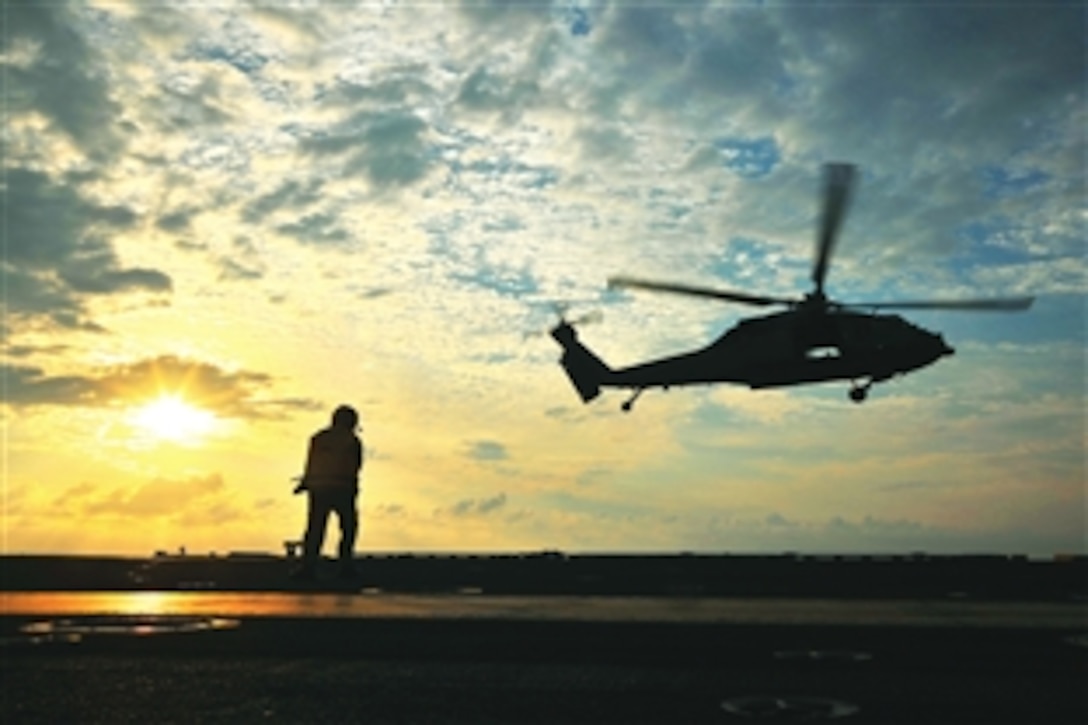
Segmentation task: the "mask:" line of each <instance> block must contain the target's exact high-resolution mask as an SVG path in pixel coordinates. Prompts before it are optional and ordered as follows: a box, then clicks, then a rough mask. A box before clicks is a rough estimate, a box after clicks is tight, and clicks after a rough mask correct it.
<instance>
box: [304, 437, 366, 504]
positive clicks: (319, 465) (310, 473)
mask: <svg viewBox="0 0 1088 725" xmlns="http://www.w3.org/2000/svg"><path fill="white" fill-rule="evenodd" d="M361 466H362V444H361V443H360V442H359V439H358V438H356V437H355V434H354V433H353V432H351V431H350V430H344V429H338V428H326V429H324V430H321V431H318V432H317V433H315V434H314V435H313V437H312V438H310V454H309V457H308V458H307V461H306V474H305V478H306V485H307V487H309V488H311V489H313V488H334V487H340V486H351V487H355V486H357V485H358V482H359V468H360V467H361Z"/></svg>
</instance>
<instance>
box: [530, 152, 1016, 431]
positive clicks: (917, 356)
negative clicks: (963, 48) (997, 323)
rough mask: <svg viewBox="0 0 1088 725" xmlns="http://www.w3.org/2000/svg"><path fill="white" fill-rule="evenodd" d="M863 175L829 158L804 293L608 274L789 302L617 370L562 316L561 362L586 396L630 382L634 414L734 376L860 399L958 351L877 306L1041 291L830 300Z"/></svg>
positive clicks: (717, 294)
mask: <svg viewBox="0 0 1088 725" xmlns="http://www.w3.org/2000/svg"><path fill="white" fill-rule="evenodd" d="M855 177H856V167H855V166H854V165H853V164H848V163H828V164H824V167H823V209H822V213H821V217H820V220H819V226H818V229H817V238H816V251H815V258H814V261H813V266H812V282H813V285H814V287H813V289H812V291H811V292H808V293H807V294H805V295H804V296H802V297H799V298H792V297H774V296H768V295H758V294H749V293H746V292H736V291H730V290H722V289H715V288H710V287H703V286H697V285H689V284H677V283H671V282H656V281H651V280H646V279H638V278H633V277H624V276H621V277H612V278H610V279H609V280H608V286H609V287H610V288H613V289H617V288H620V289H636V290H646V291H650V292H663V293H669V294H677V295H687V296H691V297H700V298H704V299H713V300H719V301H725V302H732V303H737V304H742V305H749V306H753V307H779V308H784V309H781V310H779V311H775V312H771V313H769V314H766V315H763V316H761V317H751V318H747V319H742V320H740V321H739V322H738V323H737V324H736V325H735V326H734V327H732V328H730V329H728V330H726V331H725V332H724V333H723V334H722V335H721V336H720V337H718V338H717V339H716V340H714V341H713V342H711V343H710V344H709V345H707V346H705V347H702V348H700V349H696V350H693V351H690V352H684V353H681V354H678V355H673V356H670V357H665V358H660V359H656V360H651V361H648V362H643V363H640V364H636V365H631V366H629V367H624V368H612V367H609V366H608V365H607V364H605V363H604V362H603V361H602V360H601V359H600V358H599V357H598V356H597V355H596V354H594V353H593V352H592V351H591V350H590V349H589V348H587V347H586V346H585V345H584V344H582V343H581V342H580V341H579V339H578V333H577V331H576V330H575V327H574V324H572V323H571V322H570V321H568V320H566V319H563V317H562V316H560V320H559V323H558V324H557V325H556V326H555V327H553V328H552V329H551V330H550V334H551V336H552V338H554V339H555V341H556V342H558V343H559V345H560V346H561V347H562V348H563V353H562V357H561V358H560V360H559V363H560V365H561V366H562V367H563V370H564V371H566V374H567V376H568V377H569V378H570V381H571V383H572V384H573V385H574V388H575V390H576V391H577V392H578V395H579V397H581V399H582V402H583V403H589V402H590V401H591V400H593V399H595V398H596V397H597V396H598V395H600V393H601V388H602V387H613V388H626V389H632V390H633V391H634V392H633V393H632V395H631V396H630V397H629V398H628V399H627V400H626V401H625V402H624V403H623V405H622V406H621V407H622V409H623V410H624V412H629V411H630V410H631V408H632V406H633V405H634V403H635V401H636V400H637V399H638V397H639V396H640V395H641V394H642V393H643V391H645V390H646V389H648V388H655V387H660V388H662V389H664V390H668V389H669V388H671V387H673V386H681V385H700V384H715V383H732V384H740V385H748V386H749V387H750V388H752V389H763V388H776V387H789V386H795V385H805V384H812V383H823V382H829V381H840V380H841V381H850V388H849V393H848V395H849V398H850V400H852V401H854V402H855V403H861V402H864V401H865V400H866V398H867V397H868V394H869V389H870V388H871V387H872V386H873V385H874V384H875V383H882V382H885V381H887V380H890V379H891V378H893V377H895V376H897V375H904V374H906V373H909V372H913V371H915V370H919V369H921V368H924V367H926V366H928V365H932V364H933V363H935V362H936V361H937V360H939V359H941V358H942V357H945V356H948V355H952V354H954V352H955V351H954V350H953V349H952V348H951V347H949V346H948V344H947V343H946V342H945V341H944V338H943V337H942V336H941V335H939V334H937V333H934V332H930V331H928V330H925V329H923V328H921V327H918V326H917V325H914V324H911V323H910V322H908V321H907V320H905V319H903V318H902V317H900V316H899V315H895V314H883V313H881V312H878V311H879V310H891V309H898V310H971V311H998V312H1011V311H1018V310H1026V309H1028V308H1029V307H1030V306H1031V304H1032V302H1034V298H1033V297H1007V298H998V299H965V300H918V301H906V302H867V303H843V302H838V301H835V300H831V299H829V298H828V297H827V295H826V293H825V291H824V284H825V280H826V278H827V272H828V267H829V265H830V262H831V256H832V254H833V252H834V250H835V244H836V240H837V238H838V233H839V229H840V227H841V226H842V221H843V217H844V216H845V213H846V210H847V207H848V205H849V202H850V196H851V191H852V188H853V186H854V180H855Z"/></svg>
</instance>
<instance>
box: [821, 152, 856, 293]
mask: <svg viewBox="0 0 1088 725" xmlns="http://www.w3.org/2000/svg"><path fill="white" fill-rule="evenodd" d="M854 171H855V166H854V165H853V164H825V165H824V207H823V212H822V213H821V217H820V228H819V233H818V235H817V237H816V262H815V264H814V265H813V268H812V281H813V282H815V283H816V293H817V294H823V291H824V278H825V277H826V276H827V265H828V263H829V261H830V260H831V254H832V252H834V251H835V242H836V240H837V239H838V235H839V227H840V226H842V219H843V217H844V216H845V215H846V207H847V204H849V202H850V190H851V188H852V187H853V184H854Z"/></svg>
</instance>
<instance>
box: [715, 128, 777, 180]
mask: <svg viewBox="0 0 1088 725" xmlns="http://www.w3.org/2000/svg"><path fill="white" fill-rule="evenodd" d="M714 148H716V149H717V150H718V152H719V153H720V154H721V155H722V160H723V162H724V163H725V166H726V168H728V169H730V170H731V171H732V172H733V173H735V174H736V175H737V176H743V177H744V178H746V179H760V178H762V177H764V176H766V175H767V174H769V173H771V171H773V170H774V167H775V166H777V165H778V162H779V161H781V160H782V155H781V152H780V151H779V150H778V142H777V141H775V140H774V138H773V137H771V136H764V137H763V138H756V139H750V138H720V139H717V140H715V141H714Z"/></svg>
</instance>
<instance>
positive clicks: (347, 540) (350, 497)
mask: <svg viewBox="0 0 1088 725" xmlns="http://www.w3.org/2000/svg"><path fill="white" fill-rule="evenodd" d="M356 497H357V493H356V492H355V491H345V492H343V494H342V495H339V496H338V497H337V505H336V515H337V518H338V519H339V521H340V546H339V547H338V550H339V554H340V571H341V573H354V569H353V568H352V563H351V560H352V555H353V554H354V552H355V540H356V538H357V537H358V535H359V510H358V508H357V506H356Z"/></svg>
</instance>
